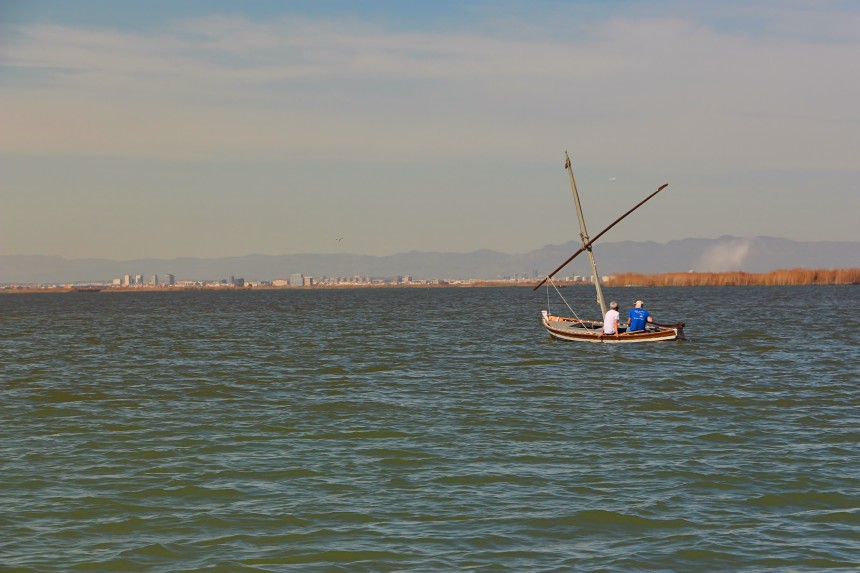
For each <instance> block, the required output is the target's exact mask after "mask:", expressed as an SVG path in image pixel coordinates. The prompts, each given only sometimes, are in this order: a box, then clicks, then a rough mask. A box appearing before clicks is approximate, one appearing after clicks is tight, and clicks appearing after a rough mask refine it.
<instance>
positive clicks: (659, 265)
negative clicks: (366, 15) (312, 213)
mask: <svg viewBox="0 0 860 573" xmlns="http://www.w3.org/2000/svg"><path fill="white" fill-rule="evenodd" d="M578 248H579V244H578V243H576V242H574V241H571V242H569V243H565V244H563V245H547V246H546V247H543V248H542V249H538V250H536V251H532V252H529V253H522V254H515V255H510V254H505V253H500V252H497V251H491V250H480V251H473V252H470V253H433V252H417V251H413V252H408V253H400V254H396V255H391V256H385V257H374V256H367V255H348V254H334V255H323V254H316V255H315V254H298V255H278V256H269V255H247V256H242V257H224V258H218V259H198V258H179V259H137V260H129V261H112V260H106V259H65V258H62V257H49V256H19V255H5V256H0V284H10V283H19V284H31V283H40V284H44V283H71V282H85V281H110V280H111V279H114V278H120V277H122V276H123V275H127V274H128V275H137V274H140V275H143V276H144V278H145V279H148V278H149V277H150V276H152V275H155V274H157V275H159V277H161V276H162V275H164V274H168V273H169V274H173V275H174V276H175V277H176V279H177V280H219V279H222V278H229V277H231V276H235V277H242V278H245V279H246V280H274V279H279V278H288V277H289V276H290V275H291V274H293V273H301V274H303V275H306V276H313V277H322V276H334V277H348V276H354V275H360V276H363V277H389V276H397V275H411V276H412V277H413V278H416V279H432V278H477V279H497V278H503V277H513V276H515V275H516V276H523V275H528V276H532V275H535V274H537V276H544V275H546V274H547V273H548V272H550V271H552V270H553V269H555V268H556V267H557V266H558V265H560V264H561V263H562V262H563V261H564V260H565V259H567V257H569V256H570V255H571V254H573V253H574V252H575V251H576V250H577V249H578ZM594 253H595V255H596V256H597V262H598V270H599V271H600V274H601V275H611V274H615V273H621V272H642V273H664V272H678V271H689V270H695V271H701V272H720V271H745V272H751V273H761V272H768V271H772V270H777V269H791V268H816V269H835V268H858V267H860V242H797V241H791V240H788V239H778V238H773V237H753V238H740V237H730V236H724V237H720V238H718V239H683V240H678V241H670V242H668V243H655V242H636V241H623V242H617V243H609V242H607V243H600V244H597V245H595V246H594ZM586 261H587V257H586V256H585V255H584V254H583V255H581V256H580V257H579V258H578V259H575V260H574V262H573V263H571V264H570V265H568V266H567V267H565V269H563V270H562V271H561V272H560V273H559V276H569V275H573V274H579V275H584V274H590V270H589V268H588V266H587V264H586Z"/></svg>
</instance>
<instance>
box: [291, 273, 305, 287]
mask: <svg viewBox="0 0 860 573" xmlns="http://www.w3.org/2000/svg"><path fill="white" fill-rule="evenodd" d="M303 279H304V277H302V274H301V273H293V274H291V275H290V286H304V280H303Z"/></svg>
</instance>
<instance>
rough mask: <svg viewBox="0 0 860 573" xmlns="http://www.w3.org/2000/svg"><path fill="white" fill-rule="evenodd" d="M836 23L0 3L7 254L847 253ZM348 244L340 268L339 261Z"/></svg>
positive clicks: (850, 59) (853, 101) (696, 13)
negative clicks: (707, 240)
mask: <svg viewBox="0 0 860 573" xmlns="http://www.w3.org/2000/svg"><path fill="white" fill-rule="evenodd" d="M858 54H860V5H858V4H857V3H855V2H827V1H821V2H791V1H786V2H720V3H713V2H701V3H699V2H621V1H618V2H565V1H560V0H556V1H538V2H513V1H511V2H423V3H419V2H402V1H400V2H395V1H389V2H372V1H370V2H360V3H359V2H346V1H343V2H335V1H331V2H326V1H315V2H209V1H207V2H203V1H183V2H176V1H155V2H151V1H150V2H109V1H80V2H39V1H27V2H24V1H20V2H19V1H15V0H12V1H9V0H0V186H1V187H0V193H2V199H3V209H2V210H0V254H3V255H16V254H19V255H26V254H44V255H59V256H65V257H69V258H81V257H104V258H112V259H132V258H141V257H154V258H173V257H182V256H201V257H219V256H236V255H244V254H251V253H263V254H273V255H276V254H288V253H335V252H348V253H357V254H367V255H387V254H394V253H398V252H406V251H410V250H420V251H449V252H466V251H472V250H476V249H482V248H488V249H494V250H499V251H503V252H509V253H521V252H527V251H530V250H532V249H537V248H540V247H542V246H544V245H546V244H559V243H564V242H566V241H569V240H572V239H575V238H576V237H577V230H576V217H575V212H574V210H573V203H572V201H571V196H570V190H569V187H568V185H567V178H566V175H565V173H564V171H563V168H562V167H563V161H564V152H565V150H567V151H569V152H570V154H571V157H572V158H573V162H574V168H575V172H576V176H577V183H578V186H579V190H580V192H581V194H582V203H583V207H584V209H585V211H586V218H587V221H588V223H589V230H590V231H591V233H592V234H596V233H597V232H598V231H599V230H600V229H601V228H602V227H604V226H605V225H607V224H608V223H610V222H611V221H612V220H613V219H614V218H615V217H616V216H618V215H619V214H621V213H622V212H624V211H625V210H627V209H628V208H629V207H630V206H632V205H633V204H635V203H636V202H638V201H639V200H640V199H641V198H643V197H644V196H646V195H647V194H648V193H650V192H651V191H652V190H654V189H656V188H657V187H658V186H659V185H660V184H661V183H664V182H668V183H669V188H668V189H667V190H665V191H663V192H662V193H661V195H659V196H658V197H657V198H655V199H654V200H653V201H652V202H650V203H649V204H647V205H646V206H645V207H643V208H642V209H641V210H640V211H638V212H637V213H635V214H634V215H631V217H630V218H629V219H628V220H626V221H625V222H624V223H623V224H621V225H619V226H617V227H615V228H614V229H613V230H612V231H611V232H610V233H609V234H607V235H606V236H605V237H604V240H606V241H620V240H637V241H657V242H666V241H670V240H674V239H683V238H687V237H718V236H722V235H726V234H731V235H736V236H741V237H751V236H756V235H768V236H777V237H785V238H790V239H796V240H836V241H857V240H860V231H858V229H857V225H856V218H857V213H860V193H858V183H857V182H858V180H860V177H858V175H860V162H858V160H857V155H858V150H860V111H858V104H857V102H858V101H860V75H858V74H857V73H856V65H857V59H858ZM339 237H344V239H343V240H342V241H337V240H336V239H337V238H339Z"/></svg>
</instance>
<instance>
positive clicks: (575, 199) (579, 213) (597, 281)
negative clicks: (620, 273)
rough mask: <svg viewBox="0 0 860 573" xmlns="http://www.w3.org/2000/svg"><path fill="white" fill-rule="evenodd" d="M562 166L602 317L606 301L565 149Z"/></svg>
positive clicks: (604, 312) (571, 166) (571, 167)
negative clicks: (568, 185) (574, 206)
mask: <svg viewBox="0 0 860 573" xmlns="http://www.w3.org/2000/svg"><path fill="white" fill-rule="evenodd" d="M564 166H565V168H566V169H567V172H568V174H570V189H571V190H572V191H573V202H574V203H575V204H576V216H577V218H579V238H580V240H581V241H582V247H583V248H584V249H585V250H586V251H588V260H589V261H591V275H592V276H593V277H594V288H595V289H596V290H597V304H599V305H600V317H601V318H603V316H604V315H605V314H606V301H605V300H604V299H603V289H602V288H601V287H600V275H599V274H597V263H596V262H594V253H592V252H591V245H590V244H589V242H590V241H589V239H588V230H587V229H586V228H585V218H584V217H583V216H582V205H580V204H579V192H578V191H577V190H576V180H575V179H574V178H573V165H571V163H570V156H569V155H568V154H567V151H565V152H564Z"/></svg>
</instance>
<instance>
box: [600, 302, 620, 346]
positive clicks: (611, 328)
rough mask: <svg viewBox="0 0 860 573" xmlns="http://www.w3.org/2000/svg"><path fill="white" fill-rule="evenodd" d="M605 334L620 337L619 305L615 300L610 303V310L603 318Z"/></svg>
mask: <svg viewBox="0 0 860 573" xmlns="http://www.w3.org/2000/svg"><path fill="white" fill-rule="evenodd" d="M603 334H614V335H615V337H616V338H617V337H618V303H617V302H615V301H614V300H613V301H612V302H610V303H609V310H607V311H606V316H604V317H603Z"/></svg>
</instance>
